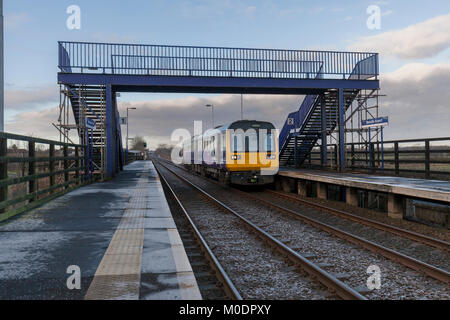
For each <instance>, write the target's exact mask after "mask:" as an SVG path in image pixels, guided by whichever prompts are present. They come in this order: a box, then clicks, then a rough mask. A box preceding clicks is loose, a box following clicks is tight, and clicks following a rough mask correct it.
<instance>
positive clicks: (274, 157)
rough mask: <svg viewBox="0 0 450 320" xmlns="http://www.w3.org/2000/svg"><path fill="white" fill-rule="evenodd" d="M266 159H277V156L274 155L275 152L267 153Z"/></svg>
mask: <svg viewBox="0 0 450 320" xmlns="http://www.w3.org/2000/svg"><path fill="white" fill-rule="evenodd" d="M267 159H268V160H276V159H277V156H276V155H275V154H268V155H267Z"/></svg>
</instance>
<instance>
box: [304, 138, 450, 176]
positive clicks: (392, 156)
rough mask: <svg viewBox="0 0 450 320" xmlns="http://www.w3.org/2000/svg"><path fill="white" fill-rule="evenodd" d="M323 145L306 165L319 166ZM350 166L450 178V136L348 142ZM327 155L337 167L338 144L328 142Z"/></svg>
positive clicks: (402, 174)
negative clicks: (382, 141)
mask: <svg viewBox="0 0 450 320" xmlns="http://www.w3.org/2000/svg"><path fill="white" fill-rule="evenodd" d="M319 148H320V147H315V150H313V151H312V152H311V154H310V157H309V158H308V160H307V161H306V162H305V166H308V165H309V166H311V167H320V154H321V153H320V150H318V149H319ZM346 158H347V169H348V170H356V171H364V172H367V173H372V174H394V175H396V176H405V177H415V178H426V179H430V178H434V179H443V180H450V137H443V138H430V139H413V140H393V141H384V143H383V144H382V143H381V142H372V143H370V144H369V143H348V144H346ZM328 159H330V163H331V166H330V165H328V167H332V168H337V163H338V146H337V145H334V144H332V145H328Z"/></svg>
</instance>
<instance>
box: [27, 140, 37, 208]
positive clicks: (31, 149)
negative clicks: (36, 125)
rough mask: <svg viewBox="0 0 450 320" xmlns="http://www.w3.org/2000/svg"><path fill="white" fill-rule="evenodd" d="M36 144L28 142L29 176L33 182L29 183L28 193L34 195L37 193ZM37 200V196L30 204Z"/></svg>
mask: <svg viewBox="0 0 450 320" xmlns="http://www.w3.org/2000/svg"><path fill="white" fill-rule="evenodd" d="M35 158H36V143H35V142H33V141H30V142H28V175H29V176H30V177H31V180H30V181H29V182H28V193H29V194H32V193H34V192H36V178H35V177H33V176H34V175H36V159H35ZM35 200H36V196H34V197H33V198H31V199H30V203H31V202H33V201H35Z"/></svg>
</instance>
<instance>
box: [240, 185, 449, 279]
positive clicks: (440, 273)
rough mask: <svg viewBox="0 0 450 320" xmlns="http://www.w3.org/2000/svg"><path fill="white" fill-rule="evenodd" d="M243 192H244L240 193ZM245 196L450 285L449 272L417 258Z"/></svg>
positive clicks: (251, 196)
mask: <svg viewBox="0 0 450 320" xmlns="http://www.w3.org/2000/svg"><path fill="white" fill-rule="evenodd" d="M239 192H242V191H239ZM242 193H243V194H245V195H246V196H247V197H248V198H251V199H254V200H256V201H259V202H261V203H263V204H265V205H267V206H270V207H273V208H275V209H277V210H279V211H283V212H285V213H288V214H290V215H292V216H294V217H295V218H298V219H300V220H302V221H303V222H305V223H308V224H309V225H312V226H313V227H316V228H318V229H320V230H323V231H325V232H327V233H329V234H331V235H334V236H337V237H339V238H341V239H344V240H346V241H348V242H350V243H353V244H356V245H358V246H361V247H363V248H365V249H367V250H369V251H372V252H375V253H378V254H381V255H382V256H384V257H385V258H388V259H390V260H392V261H395V262H398V263H401V264H402V265H404V266H406V267H409V268H411V269H413V270H416V271H419V272H423V273H425V274H426V275H428V276H430V277H432V278H434V279H436V280H439V281H442V282H444V283H446V284H449V283H450V273H448V272H447V271H445V270H443V269H439V268H436V267H434V266H432V265H430V264H428V263H425V262H422V261H420V260H417V259H415V258H412V257H409V256H407V255H405V254H403V253H400V252H397V251H394V250H392V249H389V248H386V247H384V246H381V245H379V244H376V243H375V242H372V241H369V240H366V239H363V238H361V237H358V236H355V235H352V234H350V233H348V232H345V231H342V230H339V229H337V228H335V227H333V226H330V225H328V224H326V223H323V222H320V221H318V220H316V219H313V218H310V217H307V216H305V215H303V214H301V213H299V212H296V211H293V210H291V209H288V208H285V207H282V206H279V205H276V204H274V203H271V202H269V201H266V200H263V199H261V198H259V197H256V196H253V195H250V194H247V193H245V192H242Z"/></svg>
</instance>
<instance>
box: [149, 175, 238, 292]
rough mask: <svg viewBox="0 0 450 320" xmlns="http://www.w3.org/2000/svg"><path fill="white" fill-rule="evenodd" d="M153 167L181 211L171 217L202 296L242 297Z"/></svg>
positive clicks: (171, 191)
mask: <svg viewBox="0 0 450 320" xmlns="http://www.w3.org/2000/svg"><path fill="white" fill-rule="evenodd" d="M155 168H156V167H155ZM156 170H157V171H158V174H159V176H160V178H161V181H162V182H163V184H164V187H165V188H166V190H167V192H168V193H169V196H170V197H171V198H172V199H173V201H174V203H175V204H176V205H177V206H178V209H179V212H180V213H181V214H182V217H180V215H174V220H175V222H176V223H177V227H178V232H179V233H180V237H181V239H182V241H183V244H184V248H185V251H186V254H187V256H188V258H189V261H190V262H191V266H192V269H193V270H194V274H195V277H196V279H197V283H198V286H199V288H200V292H201V294H202V297H203V298H204V299H205V298H206V299H208V300H213V299H217V300H223V299H224V298H228V299H231V300H242V296H241V295H240V293H239V291H238V290H237V289H236V287H235V286H234V284H233V282H232V281H231V279H230V277H229V276H228V275H227V273H226V272H225V270H224V269H223V267H222V265H221V264H220V262H219V260H218V259H217V258H216V256H215V255H214V253H213V252H212V250H211V249H210V248H209V246H208V244H207V242H206V241H205V239H204V238H203V236H202V235H201V233H200V231H199V230H198V228H197V227H196V225H195V224H194V221H193V220H192V219H191V217H190V215H189V213H188V212H187V211H186V209H185V208H184V206H183V204H182V203H181V201H180V199H179V198H178V197H177V195H176V194H175V192H174V191H173V189H172V187H171V186H170V185H169V183H168V182H167V180H166V178H165V177H164V176H163V175H162V174H161V172H160V171H159V170H158V168H156ZM180 218H181V219H180ZM183 218H184V219H183ZM180 220H181V221H180Z"/></svg>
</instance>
